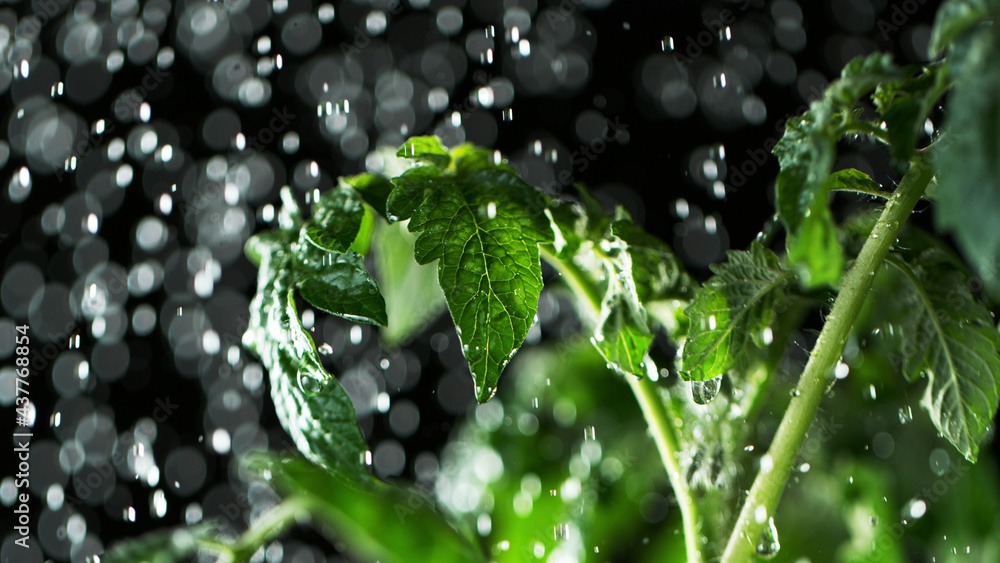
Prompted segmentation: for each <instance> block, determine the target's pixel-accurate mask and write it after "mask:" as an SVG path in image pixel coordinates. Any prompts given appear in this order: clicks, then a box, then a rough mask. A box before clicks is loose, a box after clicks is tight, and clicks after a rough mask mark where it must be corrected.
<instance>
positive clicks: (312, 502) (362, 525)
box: [267, 458, 485, 563]
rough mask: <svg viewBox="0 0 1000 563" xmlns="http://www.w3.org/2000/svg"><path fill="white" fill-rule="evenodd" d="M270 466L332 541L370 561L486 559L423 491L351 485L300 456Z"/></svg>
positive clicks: (378, 484)
mask: <svg viewBox="0 0 1000 563" xmlns="http://www.w3.org/2000/svg"><path fill="white" fill-rule="evenodd" d="M267 469H268V471H269V473H270V475H271V479H272V481H273V482H274V483H275V484H276V485H277V487H278V488H279V489H280V490H282V491H283V492H285V494H289V495H295V496H297V497H298V498H300V499H301V500H302V503H303V504H306V505H307V506H308V507H309V511H310V512H311V513H312V514H313V516H314V518H316V519H318V520H319V521H320V522H321V523H323V524H324V525H325V526H329V529H332V530H333V531H334V532H335V534H336V535H334V536H333V537H331V538H330V539H331V540H340V541H345V542H346V546H347V548H348V549H349V550H350V551H351V552H352V553H354V554H355V555H356V556H358V557H360V558H362V559H364V560H366V561H368V560H371V561H374V560H379V561H384V562H386V563H397V562H398V563H403V562H409V561H434V562H441V563H466V562H469V563H475V562H481V561H485V559H484V557H483V553H482V551H481V550H480V549H479V548H478V546H476V545H475V544H474V543H473V542H472V541H471V540H470V538H469V537H467V536H465V535H463V534H462V533H460V532H459V531H458V530H456V529H455V528H454V527H453V526H452V525H451V524H450V523H449V522H448V519H447V518H446V516H445V515H444V514H443V513H441V512H440V511H438V510H437V508H436V507H435V504H434V500H433V498H432V497H431V496H430V495H429V494H428V493H426V492H424V491H420V490H417V489H404V488H402V487H398V486H394V485H389V484H385V483H381V482H377V481H374V480H371V481H370V482H369V485H370V486H352V485H349V484H345V483H344V482H342V481H341V480H339V479H336V478H334V477H333V476H332V475H330V473H328V472H326V471H324V470H323V469H322V468H320V467H317V466H315V465H313V464H311V463H309V462H308V461H306V460H304V459H297V458H296V459H289V460H285V461H280V462H274V463H271V464H269V466H268V467H267ZM320 492H321V493H322V494H318V493H320Z"/></svg>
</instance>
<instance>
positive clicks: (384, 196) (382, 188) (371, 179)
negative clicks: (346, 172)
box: [341, 174, 393, 219]
mask: <svg viewBox="0 0 1000 563" xmlns="http://www.w3.org/2000/svg"><path fill="white" fill-rule="evenodd" d="M341 181H342V182H344V183H345V184H347V185H348V186H351V187H352V188H354V189H355V190H357V192H358V193H359V194H361V198H362V199H364V200H365V203H367V204H368V205H370V206H372V209H374V210H375V211H376V212H377V213H378V214H379V215H381V216H382V218H383V219H388V218H389V215H388V214H387V213H386V210H385V202H386V200H388V199H389V194H390V193H392V187H393V186H392V182H390V181H389V179H388V178H386V177H384V176H380V175H378V174H358V175H357V176H348V177H345V178H342V179H341Z"/></svg>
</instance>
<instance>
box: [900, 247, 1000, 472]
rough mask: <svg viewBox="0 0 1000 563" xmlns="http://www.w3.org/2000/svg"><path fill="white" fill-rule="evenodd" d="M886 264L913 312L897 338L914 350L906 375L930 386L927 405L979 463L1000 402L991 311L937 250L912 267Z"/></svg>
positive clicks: (999, 361)
mask: <svg viewBox="0 0 1000 563" xmlns="http://www.w3.org/2000/svg"><path fill="white" fill-rule="evenodd" d="M888 262H889V263H890V264H892V265H893V266H895V268H896V269H897V270H898V271H899V273H901V274H902V275H901V276H899V277H900V280H899V283H897V284H895V285H896V287H898V288H900V291H902V292H905V293H903V294H902V295H900V296H899V297H900V298H901V299H903V300H904V301H903V302H904V303H905V304H906V305H905V308H906V311H907V314H906V315H905V316H904V317H903V320H902V321H901V322H900V324H899V338H900V339H901V341H902V342H904V343H906V344H908V345H909V346H910V349H909V351H910V352H911V353H909V354H907V355H905V356H904V361H903V362H902V370H903V375H904V376H906V378H907V379H909V380H910V381H914V380H916V379H917V378H918V377H920V375H926V376H927V379H928V381H929V383H928V385H927V389H926V391H925V393H924V397H923V400H922V401H921V405H922V406H923V407H924V409H925V410H927V412H928V413H929V414H930V416H931V421H932V422H933V423H934V426H935V427H937V429H938V431H940V432H941V433H942V434H944V436H945V437H946V438H947V439H948V441H949V442H951V443H952V444H953V445H954V446H955V448H957V449H958V451H959V452H961V453H962V455H964V456H965V457H966V459H968V460H969V461H973V462H974V461H975V460H976V455H977V454H978V452H979V443H980V442H981V441H982V439H983V437H984V436H985V435H986V432H987V429H988V427H989V425H990V423H991V421H992V420H993V416H994V415H995V414H996V411H997V401H998V399H1000V354H998V350H1000V335H998V334H997V331H996V329H995V328H994V326H993V322H992V318H991V316H990V312H989V311H988V310H987V309H986V308H985V307H984V306H983V305H982V304H980V303H979V302H977V301H976V300H975V298H974V297H973V296H972V294H971V293H970V292H969V290H968V276H967V275H966V274H965V273H964V272H962V271H961V269H960V266H959V265H958V264H956V261H955V260H954V259H953V258H951V257H950V256H948V255H947V254H945V253H944V252H943V251H941V250H938V249H934V248H932V249H929V250H926V251H924V252H923V253H922V254H921V255H920V256H919V257H918V258H916V259H915V260H914V262H913V263H912V264H908V263H906V262H904V261H903V260H902V259H900V258H899V257H897V256H891V257H889V258H888Z"/></svg>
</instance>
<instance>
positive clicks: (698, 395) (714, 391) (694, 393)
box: [691, 375, 722, 405]
mask: <svg viewBox="0 0 1000 563" xmlns="http://www.w3.org/2000/svg"><path fill="white" fill-rule="evenodd" d="M721 386H722V376H721V375H720V376H717V377H713V378H712V379H708V380H706V381H692V382H691V399H692V400H694V402H695V403H698V404H699V405H707V404H708V403H711V402H712V399H714V398H715V396H716V395H718V394H719V388H720V387H721Z"/></svg>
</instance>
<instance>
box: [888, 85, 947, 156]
mask: <svg viewBox="0 0 1000 563" xmlns="http://www.w3.org/2000/svg"><path fill="white" fill-rule="evenodd" d="M903 72H904V75H905V76H906V78H905V79H903V80H896V81H892V82H885V83H882V84H880V85H879V86H878V88H876V90H875V94H874V95H873V96H872V99H873V100H874V101H875V107H876V109H878V113H879V115H881V116H882V119H883V120H884V121H885V129H886V138H887V140H888V141H889V150H890V151H891V153H892V158H893V160H894V161H895V162H896V163H897V165H904V164H906V163H908V162H909V161H910V157H912V156H913V151H914V150H915V149H916V148H917V147H916V145H917V139H918V138H919V136H920V133H921V132H922V131H923V129H924V124H925V122H926V121H927V116H928V114H930V112H931V110H932V109H933V108H934V106H935V105H937V103H938V100H939V99H940V98H941V96H942V95H944V92H945V90H947V88H948V86H949V84H948V81H947V80H946V76H947V73H946V72H945V67H943V66H942V65H936V66H931V67H919V66H912V67H908V68H907V69H905V70H904V71H903Z"/></svg>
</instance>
